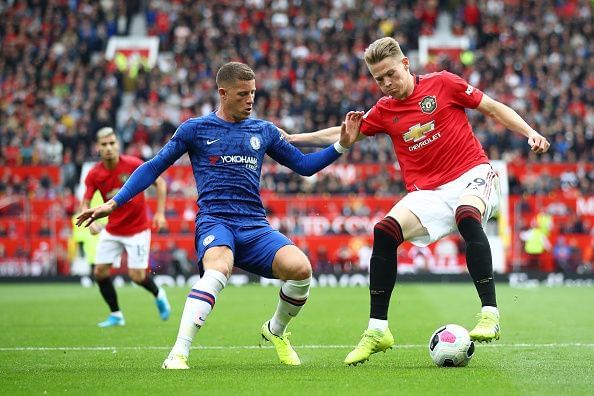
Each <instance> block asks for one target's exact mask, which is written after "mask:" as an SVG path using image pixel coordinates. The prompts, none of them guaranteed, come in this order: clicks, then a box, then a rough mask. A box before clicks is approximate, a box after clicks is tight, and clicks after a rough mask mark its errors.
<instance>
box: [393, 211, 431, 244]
mask: <svg viewBox="0 0 594 396" xmlns="http://www.w3.org/2000/svg"><path fill="white" fill-rule="evenodd" d="M388 216H390V217H392V218H393V219H395V220H396V221H397V222H398V224H400V228H401V229H402V237H403V238H404V240H405V241H406V240H408V239H411V238H415V237H420V236H423V235H426V234H427V230H426V229H425V227H423V224H421V221H420V220H419V218H418V217H417V216H416V215H415V214H414V213H413V212H412V211H411V210H410V209H408V208H407V207H406V206H404V205H398V204H396V205H395V206H394V207H393V208H392V209H391V210H390V211H389V212H388V214H387V215H386V217H388Z"/></svg>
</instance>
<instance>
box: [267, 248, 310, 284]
mask: <svg viewBox="0 0 594 396" xmlns="http://www.w3.org/2000/svg"><path fill="white" fill-rule="evenodd" d="M272 274H273V275H274V276H275V277H276V278H278V279H281V280H284V281H287V280H304V279H307V278H310V277H311V264H310V262H309V259H308V258H307V256H306V255H305V253H303V252H302V251H301V250H300V249H299V248H298V247H297V246H294V245H287V246H283V247H282V248H281V249H279V251H278V252H276V256H275V257H274V261H273V262H272Z"/></svg>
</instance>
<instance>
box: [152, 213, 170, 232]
mask: <svg viewBox="0 0 594 396" xmlns="http://www.w3.org/2000/svg"><path fill="white" fill-rule="evenodd" d="M153 228H154V229H155V230H157V231H161V230H162V229H164V228H167V220H166V219H165V215H164V214H163V213H155V215H154V216H153Z"/></svg>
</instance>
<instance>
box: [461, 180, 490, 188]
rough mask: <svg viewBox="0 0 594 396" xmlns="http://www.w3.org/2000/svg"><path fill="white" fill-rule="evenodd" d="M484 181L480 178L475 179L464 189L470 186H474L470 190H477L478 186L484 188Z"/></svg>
mask: <svg viewBox="0 0 594 396" xmlns="http://www.w3.org/2000/svg"><path fill="white" fill-rule="evenodd" d="M485 183H486V182H485V179H483V178H482V177H477V178H476V179H474V180H473V181H471V182H470V183H468V185H467V186H466V188H469V187H470V186H472V185H473V184H474V186H473V187H472V188H476V189H478V187H479V186H484V185H485Z"/></svg>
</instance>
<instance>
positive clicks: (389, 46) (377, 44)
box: [363, 37, 404, 65]
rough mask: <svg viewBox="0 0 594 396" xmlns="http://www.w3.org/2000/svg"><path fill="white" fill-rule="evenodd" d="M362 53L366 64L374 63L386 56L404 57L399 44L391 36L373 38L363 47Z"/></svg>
mask: <svg viewBox="0 0 594 396" xmlns="http://www.w3.org/2000/svg"><path fill="white" fill-rule="evenodd" d="M363 55H364V57H365V63H367V64H368V65H375V64H376V63H380V62H381V61H383V60H384V59H386V58H404V54H403V53H402V50H401V49H400V44H398V41H396V40H394V39H393V38H392V37H384V38H381V39H378V40H375V41H374V42H373V43H371V45H369V47H367V48H366V49H365V53H364V54H363Z"/></svg>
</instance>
